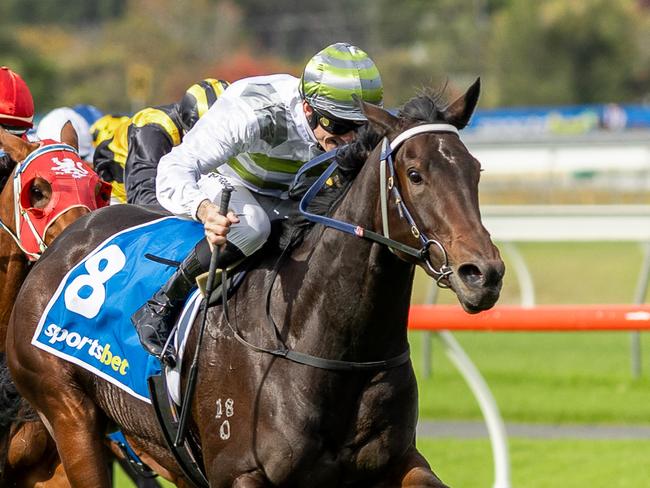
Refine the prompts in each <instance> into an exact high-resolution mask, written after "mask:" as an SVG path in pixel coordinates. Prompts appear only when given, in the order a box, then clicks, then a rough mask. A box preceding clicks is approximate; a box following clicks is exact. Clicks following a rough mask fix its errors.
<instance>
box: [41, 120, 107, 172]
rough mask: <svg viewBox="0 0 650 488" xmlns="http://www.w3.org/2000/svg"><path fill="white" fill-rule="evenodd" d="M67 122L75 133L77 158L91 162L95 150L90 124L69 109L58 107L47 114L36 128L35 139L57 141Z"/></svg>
mask: <svg viewBox="0 0 650 488" xmlns="http://www.w3.org/2000/svg"><path fill="white" fill-rule="evenodd" d="M68 121H70V123H71V124H72V127H74V130H75V132H76V133H77V140H78V142H79V156H80V157H81V158H82V159H84V160H86V161H88V162H92V160H93V154H94V152H95V148H94V146H93V139H92V136H91V134H90V124H89V123H88V122H87V121H86V119H85V118H84V117H83V116H82V115H80V114H79V113H78V112H77V111H75V110H73V109H71V108H69V107H59V108H55V109H54V110H52V111H51V112H48V113H47V114H46V115H45V117H43V118H42V119H41V121H40V122H39V123H38V127H36V138H37V139H38V140H41V141H42V140H45V139H53V140H55V141H58V140H59V139H60V137H61V129H63V126H64V125H65V124H66V122H68Z"/></svg>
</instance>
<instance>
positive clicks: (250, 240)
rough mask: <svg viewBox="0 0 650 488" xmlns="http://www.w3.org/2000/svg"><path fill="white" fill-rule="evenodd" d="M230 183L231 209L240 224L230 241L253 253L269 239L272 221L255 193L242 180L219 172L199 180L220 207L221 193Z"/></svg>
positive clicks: (233, 229)
mask: <svg viewBox="0 0 650 488" xmlns="http://www.w3.org/2000/svg"><path fill="white" fill-rule="evenodd" d="M226 185H230V186H231V187H233V192H232V194H231V197H230V204H229V205H228V208H229V210H230V211H232V212H234V213H235V214H236V215H237V217H239V223H238V224H232V226H231V227H230V232H229V233H228V241H230V242H231V243H233V244H234V245H235V246H237V247H238V248H239V249H240V250H241V251H242V252H243V253H244V254H245V255H246V256H250V255H251V254H253V253H254V252H255V251H257V250H258V249H259V248H260V247H262V246H263V245H264V243H265V242H266V240H267V239H268V238H269V235H270V234H271V223H270V222H269V218H268V216H267V215H266V212H265V211H264V209H263V208H262V207H261V206H260V204H259V203H257V200H256V199H255V196H254V194H253V193H252V192H251V191H250V190H249V189H248V188H246V187H245V186H243V185H242V184H241V182H240V181H238V180H236V179H234V178H229V177H227V176H223V175H220V174H218V173H209V174H207V175H204V176H202V177H201V178H200V179H199V181H198V186H199V188H200V189H201V191H202V192H203V193H204V194H205V195H206V196H207V197H208V198H209V199H210V200H211V201H212V202H213V203H214V204H215V205H217V206H219V204H220V202H221V192H222V190H223V189H224V187H225V186H226Z"/></svg>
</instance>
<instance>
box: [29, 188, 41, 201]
mask: <svg viewBox="0 0 650 488" xmlns="http://www.w3.org/2000/svg"><path fill="white" fill-rule="evenodd" d="M31 193H32V198H33V199H34V200H40V199H41V198H43V192H42V191H41V189H40V188H39V187H37V186H32V188H31Z"/></svg>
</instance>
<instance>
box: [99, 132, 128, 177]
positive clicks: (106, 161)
mask: <svg viewBox="0 0 650 488" xmlns="http://www.w3.org/2000/svg"><path fill="white" fill-rule="evenodd" d="M112 141H113V139H112V138H111V139H108V140H106V141H103V142H102V143H101V144H100V145H99V146H97V148H96V149H95V154H94V156H93V167H94V169H95V172H96V173H97V174H98V175H99V177H100V178H101V179H102V180H104V181H108V182H109V183H110V182H113V181H117V182H118V183H122V182H123V181H124V169H123V168H122V166H121V165H120V164H119V163H117V162H116V161H115V159H114V158H115V155H114V154H113V151H111V149H110V143H111V142H112Z"/></svg>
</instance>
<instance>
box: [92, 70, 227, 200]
mask: <svg viewBox="0 0 650 488" xmlns="http://www.w3.org/2000/svg"><path fill="white" fill-rule="evenodd" d="M227 86H228V83H227V82H225V81H222V80H216V79H213V78H207V79H205V80H202V81H200V82H198V83H195V84H194V85H192V86H191V87H190V88H188V89H187V91H186V92H185V95H183V98H182V99H181V100H180V101H179V102H177V103H172V104H169V105H162V106H158V107H149V108H145V109H143V110H140V111H139V112H137V113H136V114H135V115H134V116H133V117H131V118H130V119H127V120H126V121H125V122H123V123H121V124H120V125H118V126H117V127H116V128H115V129H114V131H115V134H114V136H113V137H112V138H110V139H108V140H105V141H103V142H101V143H100V144H99V145H98V147H97V151H96V153H95V169H96V170H97V172H98V173H99V175H100V176H101V177H102V178H103V179H104V180H106V181H110V182H111V183H112V185H113V194H114V196H116V197H117V198H118V200H120V201H121V202H122V203H124V202H128V203H136V204H157V203H158V200H157V199H156V171H157V167H158V161H160V158H161V157H162V156H163V155H165V154H167V153H168V152H169V151H170V150H171V149H172V147H174V146H177V145H179V144H180V143H181V140H182V139H183V137H184V135H185V134H186V133H187V132H188V131H189V130H190V129H191V128H192V127H193V126H194V124H196V121H197V120H198V119H199V117H201V116H202V115H203V114H204V113H205V112H207V110H208V108H210V106H211V105H212V104H213V103H214V102H215V100H217V98H218V97H219V96H220V95H221V94H222V93H223V91H224V89H225V88H226V87H227Z"/></svg>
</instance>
